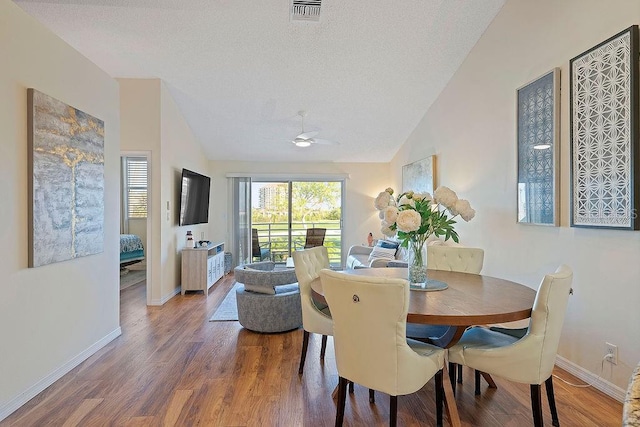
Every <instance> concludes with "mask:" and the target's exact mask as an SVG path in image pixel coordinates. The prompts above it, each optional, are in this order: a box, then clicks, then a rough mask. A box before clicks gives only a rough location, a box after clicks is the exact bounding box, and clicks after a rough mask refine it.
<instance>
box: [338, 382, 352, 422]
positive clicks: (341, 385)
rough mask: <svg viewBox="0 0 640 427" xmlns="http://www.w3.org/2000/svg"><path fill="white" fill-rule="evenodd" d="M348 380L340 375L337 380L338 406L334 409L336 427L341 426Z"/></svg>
mask: <svg viewBox="0 0 640 427" xmlns="http://www.w3.org/2000/svg"><path fill="white" fill-rule="evenodd" d="M348 382H349V380H347V379H346V378H342V377H340V378H339V380H338V407H337V409H336V427H342V422H343V421H344V406H345V403H346V400H347V383H348Z"/></svg>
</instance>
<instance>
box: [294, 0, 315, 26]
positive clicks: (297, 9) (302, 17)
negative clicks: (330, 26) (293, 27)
mask: <svg viewBox="0 0 640 427" xmlns="http://www.w3.org/2000/svg"><path fill="white" fill-rule="evenodd" d="M321 3H322V0H291V21H306V22H319V21H320V4H321Z"/></svg>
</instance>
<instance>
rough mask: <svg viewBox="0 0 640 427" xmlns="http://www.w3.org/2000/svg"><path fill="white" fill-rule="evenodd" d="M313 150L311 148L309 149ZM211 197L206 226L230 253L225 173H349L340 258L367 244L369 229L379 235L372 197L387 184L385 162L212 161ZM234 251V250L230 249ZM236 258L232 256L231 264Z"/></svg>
mask: <svg viewBox="0 0 640 427" xmlns="http://www.w3.org/2000/svg"><path fill="white" fill-rule="evenodd" d="M311 149H313V148H311ZM209 172H210V174H211V177H212V183H211V185H212V187H213V191H212V197H213V198H214V199H213V200H212V203H211V206H210V217H209V229H210V232H211V235H212V236H214V238H215V239H216V240H225V241H226V242H227V247H225V250H226V251H227V252H232V250H231V249H232V247H231V241H230V232H229V230H230V229H231V220H230V218H229V217H228V213H229V209H230V206H231V194H229V193H228V184H227V178H226V175H227V173H248V174H280V175H290V176H292V177H295V176H297V175H298V176H307V175H314V174H316V175H327V174H348V175H349V178H348V179H347V180H346V182H345V192H346V194H345V206H343V216H344V225H343V230H344V233H343V236H342V242H343V243H342V244H343V261H344V258H345V256H346V252H347V250H348V249H349V246H351V245H357V244H362V243H366V241H367V235H368V234H369V233H370V232H372V233H373V235H374V237H375V238H379V237H382V234H381V233H380V220H379V219H378V211H376V210H375V208H374V207H373V200H374V199H375V197H376V196H377V195H378V193H379V192H380V191H383V190H384V189H385V188H387V187H388V186H389V179H390V175H389V164H388V163H279V162H273V163H271V162H223V161H211V162H210V163H209ZM232 253H233V252H232ZM235 262H236V260H235V259H234V263H235Z"/></svg>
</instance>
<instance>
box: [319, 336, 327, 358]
mask: <svg viewBox="0 0 640 427" xmlns="http://www.w3.org/2000/svg"><path fill="white" fill-rule="evenodd" d="M326 350H327V336H326V335H323V336H322V345H321V346H320V360H324V353H325V351H326Z"/></svg>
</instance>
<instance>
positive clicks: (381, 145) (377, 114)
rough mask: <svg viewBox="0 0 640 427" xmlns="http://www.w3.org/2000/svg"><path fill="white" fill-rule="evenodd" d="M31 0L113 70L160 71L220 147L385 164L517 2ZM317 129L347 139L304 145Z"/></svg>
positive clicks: (276, 157)
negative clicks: (307, 13)
mask: <svg viewBox="0 0 640 427" xmlns="http://www.w3.org/2000/svg"><path fill="white" fill-rule="evenodd" d="M291 1H292V0H259V1H246V0H245V1H232V0H46V1H31V0H20V1H16V2H15V3H16V4H18V5H19V6H20V7H21V8H23V9H24V10H25V11H26V12H27V13H29V14H31V15H32V16H33V17H35V18H36V19H37V20H38V21H40V22H41V23H42V24H44V25H45V26H46V27H48V28H50V29H51V30H52V31H53V32H54V33H55V34H57V35H58V36H59V37H60V38H62V39H63V40H65V41H66V42H67V43H69V44H70V45H71V46H73V47H74V48H75V49H77V50H78V51H79V52H81V53H82V54H83V55H85V56H86V57H87V58H89V59H90V60H91V61H93V62H94V63H95V64H97V65H98V66H99V67H100V68H102V69H103V70H105V71H106V72H107V73H108V74H109V75H111V76H112V77H114V78H121V77H122V78H159V79H161V80H162V81H163V82H164V83H165V84H166V86H167V87H168V89H169V91H170V93H171V95H172V96H173V98H174V99H175V101H176V103H177V104H178V106H179V108H180V110H181V111H182V114H183V115H184V117H185V119H186V120H187V122H188V124H189V126H190V127H191V129H192V130H193V132H194V134H195V135H196V137H197V138H198V139H199V140H200V142H201V143H202V145H203V147H204V148H205V151H206V153H207V156H208V157H209V158H210V159H218V160H247V161H303V162H304V161H338V162H343V161H349V162H378V161H380V162H386V161H389V160H391V158H392V157H393V156H394V154H395V153H396V152H397V150H398V148H399V147H400V145H401V144H402V143H403V142H404V141H405V140H406V138H407V137H408V136H409V134H410V133H411V132H412V131H413V129H414V128H415V126H416V125H417V124H418V122H419V120H420V119H421V118H422V117H423V115H424V114H425V113H426V111H427V110H428V108H429V107H430V105H431V104H432V103H433V102H434V100H435V99H436V98H437V96H438V94H439V93H440V92H441V91H442V89H443V88H444V87H445V85H446V84H447V82H448V81H449V79H450V78H451V77H452V76H453V74H454V73H455V71H456V70H457V69H458V67H459V66H460V64H462V62H463V61H464V59H465V57H466V55H467V54H468V53H469V51H470V50H471V49H472V47H473V46H474V45H475V43H476V42H477V40H478V39H479V37H480V36H481V35H482V33H483V32H484V31H485V29H486V28H487V26H488V25H489V24H490V22H491V20H492V19H493V18H494V17H495V15H496V14H497V13H498V11H499V10H500V8H501V7H502V5H503V3H504V0H402V1H398V0H373V1H362V0H340V1H339V0H322V2H321V8H320V18H319V21H318V22H309V21H297V20H295V19H293V18H292V17H291V14H290V10H291ZM300 110H304V111H306V112H307V115H306V118H305V123H304V128H305V129H304V130H305V131H317V132H318V134H317V138H321V139H325V140H330V141H334V142H338V144H334V145H319V144H313V145H312V146H311V147H309V148H299V147H296V146H294V145H293V144H292V143H291V140H292V139H293V138H295V136H296V135H298V134H299V133H300V132H301V118H300V116H299V115H298V112H299V111H300Z"/></svg>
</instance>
